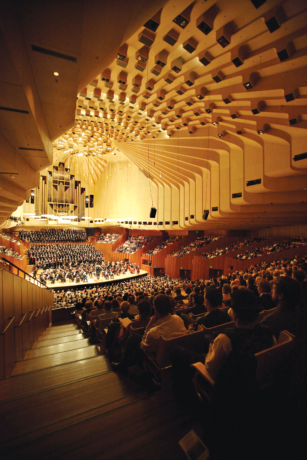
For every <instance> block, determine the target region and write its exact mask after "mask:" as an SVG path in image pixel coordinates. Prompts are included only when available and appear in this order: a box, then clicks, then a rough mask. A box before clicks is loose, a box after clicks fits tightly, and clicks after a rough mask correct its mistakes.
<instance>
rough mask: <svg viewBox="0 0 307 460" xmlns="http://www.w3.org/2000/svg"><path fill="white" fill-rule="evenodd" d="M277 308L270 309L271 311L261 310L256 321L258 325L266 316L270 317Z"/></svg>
mask: <svg viewBox="0 0 307 460" xmlns="http://www.w3.org/2000/svg"><path fill="white" fill-rule="evenodd" d="M277 309H278V307H276V308H271V310H263V311H261V312H260V313H259V316H258V320H257V322H258V323H260V322H261V321H262V320H263V319H264V318H265V317H266V316H268V315H270V314H271V313H274V312H275V311H276V310H277Z"/></svg>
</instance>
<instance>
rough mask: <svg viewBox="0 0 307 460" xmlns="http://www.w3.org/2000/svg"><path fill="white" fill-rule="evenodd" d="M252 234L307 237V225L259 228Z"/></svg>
mask: <svg viewBox="0 0 307 460" xmlns="http://www.w3.org/2000/svg"><path fill="white" fill-rule="evenodd" d="M252 234H253V235H255V236H272V237H275V236H282V237H284V238H287V237H290V238H291V237H296V236H299V237H304V238H307V225H293V226H287V227H270V228H260V229H259V230H254V231H253V232H252Z"/></svg>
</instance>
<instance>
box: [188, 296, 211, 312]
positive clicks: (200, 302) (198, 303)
mask: <svg viewBox="0 0 307 460" xmlns="http://www.w3.org/2000/svg"><path fill="white" fill-rule="evenodd" d="M193 300H194V306H193V307H192V308H189V309H188V310H187V313H193V315H201V314H202V313H206V311H207V310H206V307H205V305H204V297H203V296H202V295H201V294H194V296H193Z"/></svg>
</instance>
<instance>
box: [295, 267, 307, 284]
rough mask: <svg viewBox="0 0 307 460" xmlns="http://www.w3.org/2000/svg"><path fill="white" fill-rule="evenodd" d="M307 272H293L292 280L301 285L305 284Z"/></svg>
mask: <svg viewBox="0 0 307 460" xmlns="http://www.w3.org/2000/svg"><path fill="white" fill-rule="evenodd" d="M305 277H306V275H305V272H304V270H293V272H292V278H293V279H295V280H297V281H298V282H299V283H303V282H304V280H305Z"/></svg>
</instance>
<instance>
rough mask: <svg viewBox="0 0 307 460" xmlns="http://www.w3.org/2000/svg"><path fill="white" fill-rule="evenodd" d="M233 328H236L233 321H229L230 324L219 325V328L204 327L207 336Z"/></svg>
mask: <svg viewBox="0 0 307 460" xmlns="http://www.w3.org/2000/svg"><path fill="white" fill-rule="evenodd" d="M233 327H235V325H234V322H233V321H229V323H224V324H219V325H218V326H214V327H205V326H203V328H204V333H205V334H219V333H220V332H223V331H225V330H226V329H231V328H233Z"/></svg>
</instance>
